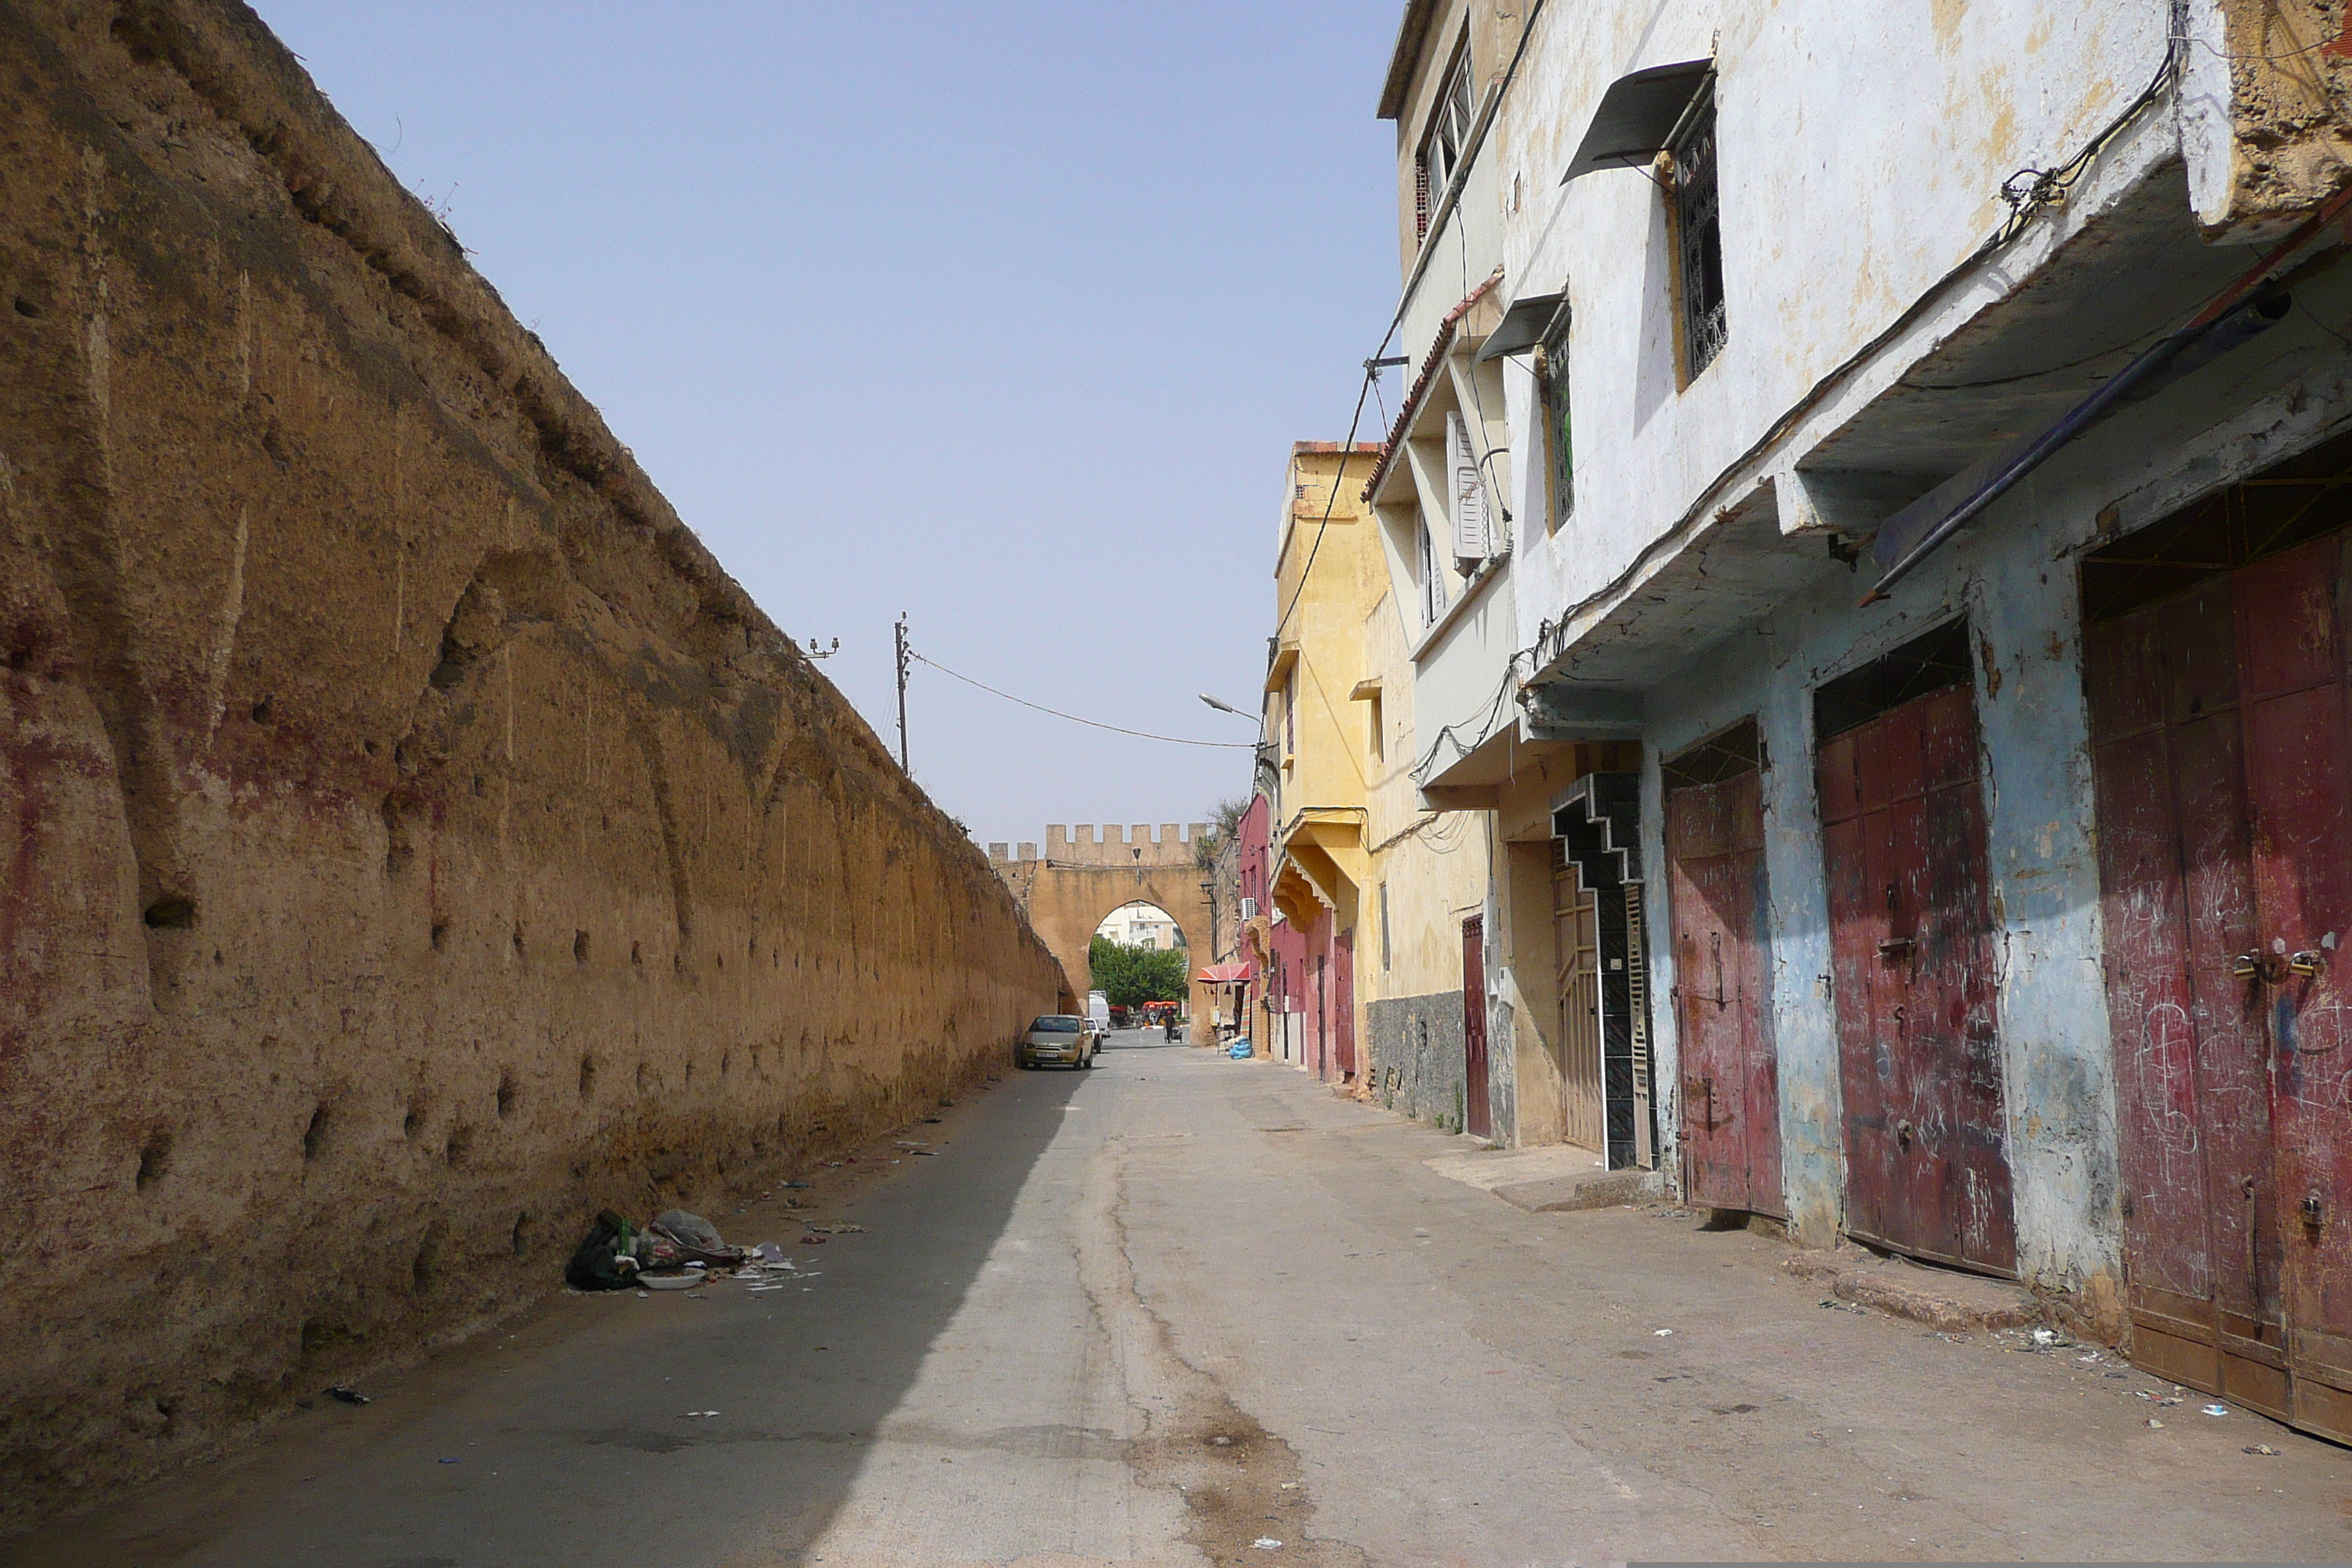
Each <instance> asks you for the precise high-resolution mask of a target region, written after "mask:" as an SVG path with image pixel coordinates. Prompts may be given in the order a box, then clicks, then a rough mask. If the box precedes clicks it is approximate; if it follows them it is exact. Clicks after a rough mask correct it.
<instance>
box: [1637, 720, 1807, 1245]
mask: <svg viewBox="0 0 2352 1568" xmlns="http://www.w3.org/2000/svg"><path fill="white" fill-rule="evenodd" d="M1759 757H1760V752H1759V745H1758V742H1757V734H1756V726H1755V724H1754V723H1753V722H1752V721H1750V722H1748V723H1744V724H1740V725H1738V726H1737V727H1736V728H1735V729H1733V730H1732V731H1728V732H1727V733H1726V734H1724V735H1722V736H1719V737H1717V739H1715V740H1713V741H1710V742H1706V743H1705V744H1704V745H1701V746H1698V747H1695V748H1693V750H1692V751H1691V752H1685V753H1684V754H1683V755H1682V756H1679V757H1676V758H1675V759H1674V760H1672V761H1670V762H1668V763H1665V765H1664V778H1665V784H1666V887H1667V895H1668V904H1669V910H1670V912H1671V914H1672V916H1673V918H1674V930H1675V1016H1676V1017H1677V1019H1678V1020H1679V1022H1680V1026H1681V1054H1682V1074H1683V1104H1682V1112H1683V1137H1682V1147H1683V1158H1684V1172H1685V1189H1686V1191H1687V1192H1688V1194H1689V1201H1690V1202H1692V1203H1694V1204H1697V1205H1704V1206H1706V1207H1708V1208H1722V1209H1745V1210H1748V1211H1749V1212H1751V1213H1756V1214H1767V1215H1778V1216H1780V1217H1782V1218H1786V1217H1787V1215H1788V1209H1787V1206H1786V1205H1785V1203H1784V1202H1783V1200H1782V1197H1781V1189H1780V1062H1779V1058H1778V1055H1777V1053H1776V1052H1775V1050H1774V1048H1773V1040H1772V1019H1771V1012H1770V1000H1771V990H1770V987H1771V979H1770V966H1769V963H1767V962H1766V952H1767V942H1766V936H1765V930H1764V912H1765V881H1764V797H1763V791H1762V787H1761V786H1762V774H1761V773H1759V771H1758V763H1759Z"/></svg>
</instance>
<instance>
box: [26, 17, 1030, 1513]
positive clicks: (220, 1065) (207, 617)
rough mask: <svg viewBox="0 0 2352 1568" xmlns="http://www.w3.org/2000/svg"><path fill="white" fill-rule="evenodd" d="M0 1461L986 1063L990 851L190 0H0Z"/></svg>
mask: <svg viewBox="0 0 2352 1568" xmlns="http://www.w3.org/2000/svg"><path fill="white" fill-rule="evenodd" d="M0 66H5V69H0V101H4V102H5V107H4V108H0V124H5V138H0V820H5V822H6V823H7V824H8V825H9V829H10V832H9V837H8V840H7V843H8V866H7V870H6V875H5V881H0V1170H5V1184H6V1191H7V1194H8V1197H9V1207H10V1211H11V1220H10V1223H9V1224H8V1225H7V1226H5V1227H0V1321H5V1322H6V1323H7V1324H8V1325H9V1327H10V1330H11V1334H10V1338H11V1353H10V1354H9V1355H8V1357H7V1358H5V1363H0V1412H5V1416H0V1499H5V1500H6V1501H5V1504H0V1507H5V1510H6V1514H5V1517H6V1518H8V1519H12V1520H21V1519H22V1518H24V1517H26V1515H28V1514H30V1513H32V1512H35V1511H38V1510H44V1509H46V1508H47V1507H51V1506H55V1505H56V1504H58V1503H59V1502H61V1501H65V1500H70V1499H71V1498H72V1497H73V1496H75V1495H77V1494H79V1496H81V1497H84V1498H86V1497H87V1496H88V1495H89V1492H88V1491H87V1489H90V1488H95V1487H102V1486H104V1485H106V1484H108V1483H110V1482H112V1481H115V1480H119V1479H123V1478H125V1477H128V1476H131V1475H135V1474H139V1473H143V1472H146V1471H150V1470H152V1469H155V1468H160V1467H161V1466H163V1465H164V1464H167V1463H170V1462H172V1461H173V1460H174V1459H175V1458H182V1457H185V1456H186V1455H189V1454H191V1453H194V1452H196V1451H199V1450H201V1449H203V1448H205V1447H207V1446H210V1445H212V1444H214V1443H215V1442H217V1441H218V1440H220V1439H221V1438H223V1437H224V1436H228V1435H231V1434H233V1433H235V1432H236V1430H237V1429H238V1428H239V1427H240V1426H243V1425H245V1424H247V1423H249V1422H252V1421H254V1420H256V1419H258V1418H261V1417H264V1416H266V1415H268V1413H269V1412H270V1411H272V1410H273V1409H276V1408H278V1407H280V1406H282V1405H284V1404H285V1403H286V1402H287V1401H289V1399H291V1398H293V1397H296V1396H297V1395H305V1396H309V1395H315V1394H317V1393H318V1391H319V1389H320V1387H321V1386H323V1385H324V1384H327V1383H329V1382H331V1381H334V1380H335V1379H336V1378H338V1377H340V1376H343V1375H347V1374H349V1373H352V1371H354V1370H356V1369H361V1368H364V1367H365V1366H367V1365H370V1364H377V1363H382V1362H383V1361H384V1360H386V1359H388V1358H394V1357H397V1356H399V1355H401V1354H404V1353H408V1352H413V1351H414V1350H415V1348H416V1347H417V1346H419V1345H420V1344H422V1343H425V1342H428V1341H429V1340H431V1339H433V1338H434V1337H436V1336H443V1335H447V1334H451V1333H455V1332H458V1331H463V1330H464V1329H466V1328H467V1326H469V1325H472V1324H476V1323H478V1322H481V1321H484V1320H486V1319H487V1318H488V1317H490V1316H492V1315H494V1314H496V1313H498V1312H499V1311H501V1310H504V1309H506V1308H508V1307H509V1306H511V1305H513V1304H515V1303H516V1302H518V1301H520V1300H523V1299H525V1298H527V1297H528V1296H530V1294H532V1293H535V1292H540V1291H543V1290H545V1289H550V1288H551V1286H552V1285H553V1283H554V1281H555V1280H556V1279H557V1277H558V1272H559V1270H560V1268H561V1265H562V1260H563V1258H565V1256H567V1255H568V1252H569V1249H570V1247H572V1244H573V1242H574V1241H575V1240H576V1238H577V1236H578V1234H579V1232H580V1230H581V1229H582V1227H583V1225H584V1223H585V1221H586V1219H587V1216H589V1215H591V1214H593V1211H594V1210H595V1209H596V1208H598V1207H599V1206H603V1205H613V1206H615V1207H620V1208H623V1209H626V1210H634V1211H635V1212H638V1213H641V1214H642V1213H649V1212H652V1211H655V1210H657V1209H660V1208H662V1207H665V1206H668V1205H671V1204H673V1203H683V1204H686V1205H689V1206H692V1205H696V1204H698V1203H700V1202H704V1201H709V1202H712V1203H714V1204H715V1202H716V1200H717V1199H718V1198H719V1194H721V1193H722V1192H724V1191H725V1190H726V1189H727V1188H728V1187H729V1186H730V1185H731V1184H737V1183H739V1182H741V1181H747V1180H750V1179H753V1178H754V1177H756V1176H757V1175H758V1174H759V1173H761V1171H763V1170H772V1168H773V1167H774V1166H776V1165H777V1164H779V1163H782V1162H784V1161H786V1160H789V1159H792V1158H794V1157H797V1156H799V1155H801V1154H803V1153H804V1152H806V1151H807V1150H809V1149H810V1148H811V1147H813V1146H815V1145H816V1144H818V1143H821V1142H829V1141H834V1140H838V1139H842V1138H845V1137H848V1136H851V1135H854V1134H855V1133H856V1132H857V1131H860V1130H862V1129H866V1128H870V1127H875V1126H878V1125H881V1124H884V1123H887V1122H890V1121H895V1120H897V1119H898V1118H900V1117H902V1116H903V1115H905V1114H907V1113H908V1112H909V1111H911V1110H912V1109H913V1108H915V1107H916V1106H919V1105H924V1104H929V1102H930V1098H931V1097H933V1096H934V1095H936V1094H937V1093H939V1092H940V1091H941V1090H944V1089H948V1088H949V1087H950V1086H952V1085H954V1084H957V1083H959V1082H961V1081H964V1080H966V1079H969V1078H970V1077H971V1075H973V1074H974V1073H976V1072H977V1071H979V1070H981V1068H982V1063H983V1062H987V1061H993V1060H997V1059H1001V1053H1002V1052H1003V1047H1005V1046H1006V1045H1007V1043H1008V1042H1009V1040H1010V1039H1011V1037H1013V1033H1014V1032H1015V1031H1016V1030H1017V1028H1018V1027H1019V1026H1020V1025H1021V1023H1022V1022H1023V1021H1024V1019H1025V1018H1026V1017H1027V1016H1029V1015H1031V1014H1034V1013H1035V1012H1038V1011H1041V1010H1044V1009H1045V1008H1047V1007H1050V1006H1051V1005H1052V1003H1053V1000H1054V996H1055V991H1056V989H1057V987H1058V985H1059V982H1060V976H1059V973H1058V971H1057V969H1056V966H1055V963H1054V960H1053V958H1052V956H1051V954H1050V953H1049V952H1047V951H1046V950H1045V946H1044V945H1043V943H1041V942H1039V941H1037V939H1036V938H1035V937H1034V935H1033V934H1032V933H1031V932H1030V931H1028V929H1027V928H1026V926H1025V925H1024V922H1023V921H1022V918H1021V916H1020V914H1019V911H1018V910H1017V909H1016V907H1015V905H1014V902H1013V899H1012V897H1011V896H1010V894H1009V893H1008V892H1007V890H1006V889H1004V888H1003V885H1002V884H1001V883H1000V882H999V881H998V879H996V878H995V877H994V876H993V875H992V874H991V871H990V869H989V866H988V863H987V861H986V859H985V858H983V857H982V855H981V853H980V852H979V850H978V849H977V848H976V847H974V846H973V845H971V843H969V842H968V841H966V840H965V838H964V837H963V836H962V834H961V832H960V831H959V830H958V829H957V827H956V826H955V825H954V824H953V823H951V822H950V820H949V819H947V818H946V817H945V816H943V815H942V814H940V812H939V811H938V810H936V809H935V808H934V807H933V806H932V805H930V804H929V801H928V800H926V799H925V798H924V797H923V795H921V794H920V793H919V791H917V790H916V789H915V788H914V787H913V786H912V785H911V784H909V783H908V780H907V779H906V778H905V777H904V775H903V774H901V773H899V772H898V769H897V768H896V767H895V766H894V765H893V764H892V763H890V761H889V759H888V757H887V753H886V752H884V750H883V749H882V747H881V746H880V745H879V744H878V742H877V741H876V739H875V737H874V735H873V734H872V733H871V731H869V730H868V729H867V727H866V725H865V724H864V723H863V722H862V721H860V720H859V719H858V718H857V716H856V713H855V712H854V711H853V710H851V709H850V708H849V707H848V705H847V704H846V703H845V702H844V701H843V700H842V699H841V698H840V697H839V696H838V694H836V693H835V691H834V690H833V689H832V688H831V687H830V686H829V685H827V684H826V683H825V682H824V680H823V679H821V678H819V677H818V676H817V675H816V674H815V673H814V671H813V669H812V668H810V667H809V666H808V664H807V663H806V662H805V661H804V660H803V659H802V658H800V657H799V656H798V655H796V654H795V653H794V652H793V648H792V647H791V644H790V643H789V641H788V640H787V639H785V638H784V637H782V636H781V635H780V634H779V633H778V632H777V631H776V629H775V628H774V627H773V626H772V625H771V624H770V623H769V622H768V621H767V620H766V619H765V617H764V616H761V614H760V612H759V611H758V610H757V609H756V608H755V607H754V606H753V605H751V602H750V601H749V599H748V598H747V597H746V596H745V595H743V593H742V592H741V591H740V589H739V588H738V587H737V586H736V584H734V583H733V582H731V581H730V579H729V578H728V577H727V575H726V574H725V573H724V572H723V571H721V570H720V568H719V565H718V564H717V563H715V562H714V561H713V560H712V559H711V558H710V556H709V554H708V553H707V552H705V551H704V549H703V548H702V546H701V545H700V543H699V542H698V541H697V540H696V539H695V538H694V536H693V535H692V534H691V533H690V532H689V531H688V530H687V529H686V528H685V527H684V526H683V525H682V524H681V523H680V522H679V521H678V519H677V517H676V516H675V515H674V514H673V513H672V512H671V510H670V509H669V507H668V506H667V503H666V502H665V501H664V500H663V499H662V498H661V497H660V495H658V494H657V493H656V491H655V490H654V489H652V487H651V486H650V485H649V484H648V483H647V481H646V479H645V476H644V475H643V474H642V473H641V472H640V471H639V470H638V468H637V467H636V465H635V462H634V461H633V460H632V458H630V456H629V454H628V453H627V451H626V450H625V448H624V447H621V446H620V445H619V444H618V443H617V442H616V441H615V440H614V438H613V437H612V435H611V433H610V432H608V431H607V430H606V429H605V427H604V424H603V422H602V421H601V420H600V419H599V418H598V416H596V414H595V412H594V410H593V409H592V408H590V407H589V406H588V405H586V404H585V403H584V402H583V400H582V399H581V397H580V396H579V395H578V394H577V393H576V392H575V391H574V390H573V389H572V387H571V386H570V385H569V384H567V383H566V382H565V381H564V379H563V377H562V374H561V373H560V372H559V371H558V370H557V368H556V366H555V365H554V363H552V361H551V359H550V358H549V357H548V355H547V353H546V352H545V351H544V349H543V348H542V347H541V345H540V343H539V342H538V340H537V339H536V338H535V337H533V336H532V335H530V333H528V332H526V331H523V330H522V329H521V328H520V326H519V325H518V324H517V323H516V322H515V321H513V320H512V318H511V317H510V316H509V314H508V312H507V311H506V310H505V308H504V307H503V305H502V304H501V303H500V302H499V299H498V297H497V295H496V294H495V293H494V292H493V291H492V290H491V289H490V288H489V287H488V285H487V284H486V283H485V282H484V281H483V280H482V279H480V278H479V277H478V276H477V275H476V274H475V272H474V271H473V269H472V268H470V267H469V266H468V265H467V261H466V259H465V257H464V254H463V252H462V251H461V249H460V248H459V247H458V245H457V241H456V239H455V238H454V237H452V236H451V235H450V234H448V233H447V232H446V230H444V229H443V228H442V227H441V226H439V225H438V224H437V223H436V221H435V220H434V219H433V218H432V216H430V215H429V214H428V213H427V212H426V211H425V209H424V208H423V207H422V206H421V205H419V204H417V203H416V202H415V201H414V200H412V199H411V198H409V197H408V196H407V195H405V193H404V192H403V191H401V189H400V188H399V186H398V185H397V184H396V183H395V182H394V180H393V179H392V177H391V176H390V174H388V173H386V171H385V170H384V169H383V167H382V165H381V164H380V163H378V162H377V160H376V159H375V157H374V155H373V153H372V152H371V151H370V150H369V148H368V147H367V146H366V145H365V144H364V143H363V142H361V141H360V140H359V139H358V138H357V137H356V136H355V135H354V134H352V132H351V131H350V130H349V129H348V127H346V126H345V125H344V124H343V123H342V122H341V120H340V119H339V118H338V117H337V116H336V115H335V113H334V111H333V110H332V109H331V107H330V106H329V105H328V104H327V103H326V102H325V100H323V99H322V98H321V97H320V95H319V94H318V93H317V91H316V90H315V89H313V88H312V86H311V85H310V82H309V80H308V79H307V78H306V77H305V76H304V75H303V73H302V71H301V68H300V67H299V65H298V64H297V63H296V62H295V61H294V60H293V58H292V57H291V56H289V54H288V53H287V52H286V51H285V50H284V48H283V47H281V46H279V45H278V42H277V41H276V40H275V39H274V38H272V37H270V36H269V35H268V32H267V31H266V30H265V29H264V28H263V27H262V26H261V25H260V24H259V22H258V21H257V20H256V19H255V18H254V17H253V16H252V15H251V14H250V13H249V12H247V10H246V9H245V8H244V7H243V6H241V5H236V4H233V3H231V0H158V3H148V0H129V3H126V4H122V5H111V4H95V3H93V4H76V3H72V0H23V3H16V0H0Z"/></svg>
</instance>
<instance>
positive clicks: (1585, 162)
mask: <svg viewBox="0 0 2352 1568" xmlns="http://www.w3.org/2000/svg"><path fill="white" fill-rule="evenodd" d="M1714 69H1715V62H1714V61H1713V60H1684V61H1681V62H1680V63H1678V64H1675V65H1670V66H1652V67H1650V68H1648V69H1647V70H1637V71H1635V72H1634V73H1633V75H1631V76H1621V77H1619V78H1618V79H1616V80H1615V81H1613V82H1611V83H1610V84H1609V90H1608V91H1607V92H1605V93H1602V94H1601V107H1600V108H1598V109H1596V110H1593V111H1592V123H1591V125H1589V126H1587V127H1586V128H1585V132H1584V140H1583V141H1582V142H1579V143H1578V144H1577V148H1576V156H1575V157H1573V158H1571V159H1570V160H1569V163H1568V173H1567V174H1562V175H1561V176H1560V177H1559V183H1560V184H1563V185H1564V184H1568V183H1569V181H1570V180H1573V179H1575V178H1576V177H1577V176H1578V175H1580V174H1592V173H1594V172H1595V171H1597V170H1601V169H1624V168H1631V167H1633V164H1634V163H1637V162H1642V161H1646V160H1648V159H1651V158H1654V157H1656V156H1657V155H1658V154H1659V153H1663V152H1664V151H1665V150H1666V143H1667V142H1668V141H1669V140H1671V139H1672V137H1673V136H1674V133H1675V126H1676V125H1677V124H1679V123H1680V122H1681V121H1682V117H1683V111H1684V110H1686V109H1688V108H1689V107H1690V106H1691V102H1692V100H1695V99H1696V98H1697V97H1698V94H1699V89H1701V88H1702V87H1704V86H1706V79H1707V75H1708V73H1709V72H1711V71H1712V70H1714Z"/></svg>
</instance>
